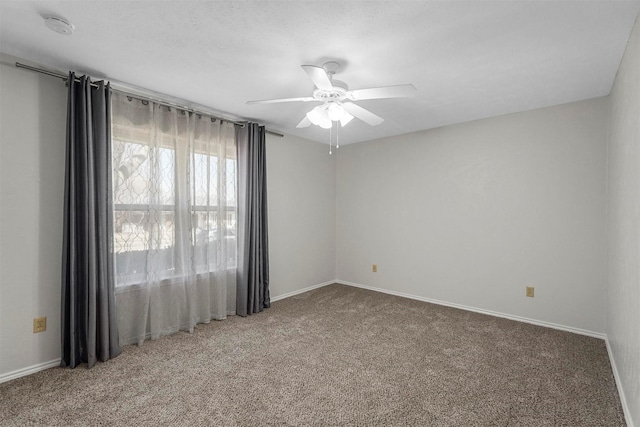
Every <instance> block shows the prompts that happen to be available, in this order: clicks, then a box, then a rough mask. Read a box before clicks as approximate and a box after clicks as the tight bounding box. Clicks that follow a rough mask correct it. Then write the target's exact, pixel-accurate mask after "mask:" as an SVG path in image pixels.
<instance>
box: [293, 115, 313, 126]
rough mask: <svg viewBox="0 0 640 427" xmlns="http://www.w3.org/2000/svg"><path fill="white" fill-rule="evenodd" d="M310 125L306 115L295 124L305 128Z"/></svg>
mask: <svg viewBox="0 0 640 427" xmlns="http://www.w3.org/2000/svg"><path fill="white" fill-rule="evenodd" d="M309 126H311V120H309V118H308V117H307V116H304V119H302V120H301V121H300V123H298V126H296V127H297V128H306V127H309Z"/></svg>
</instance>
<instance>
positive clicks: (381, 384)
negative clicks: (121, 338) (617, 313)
mask: <svg viewBox="0 0 640 427" xmlns="http://www.w3.org/2000/svg"><path fill="white" fill-rule="evenodd" d="M0 424H1V425H8V426H12V425H65V426H66V425H185V426H186V425H189V426H195V425H216V426H337V425H349V426H356V425H361V426H376V425H384V426H395V425H407V426H485V425H486V426H547V425H549V426H552V425H553V426H560V425H562V426H623V425H625V423H624V418H623V415H622V409H621V406H620V401H619V397H618V393H617V391H616V386H615V382H614V378H613V374H612V371H611V367H610V364H609V360H608V357H607V351H606V348H605V344H604V342H603V341H602V340H599V339H595V338H589V337H584V336H580V335H575V334H571V333H567V332H562V331H557V330H553V329H546V328H542V327H538V326H533V325H529V324H525V323H518V322H514V321H510V320H505V319H500V318H495V317H490V316H485V315H481V314H476V313H471V312H467V311H462V310H457V309H453V308H447V307H441V306H437V305H432V304H427V303H423V302H419V301H413V300H409V299H404V298H399V297H394V296H390V295H386V294H382V293H377V292H371V291H366V290H362V289H357V288H352V287H347V286H342V285H331V286H327V287H324V288H321V289H317V290H315V291H311V292H307V293H304V294H301V295H298V296H295V297H292V298H288V299H285V300H282V301H278V302H276V303H273V304H272V307H271V308H270V309H268V310H266V311H265V312H263V313H260V314H257V315H254V316H251V317H248V318H240V317H235V316H234V317H231V318H229V319H228V320H226V321H223V322H212V323H210V324H208V325H200V326H199V327H198V328H197V329H196V331H195V332H194V333H193V334H188V333H178V334H175V335H172V336H169V337H165V338H162V339H160V340H157V341H150V342H146V343H145V344H144V345H143V346H141V347H138V346H127V347H125V348H124V351H123V354H122V355H120V356H119V357H117V358H116V359H113V360H111V361H109V362H107V363H99V364H98V365H96V367H94V368H93V369H90V370H88V369H85V368H84V367H79V368H77V369H75V370H70V369H62V368H54V369H49V370H47V371H43V372H40V373H37V374H34V375H31V376H29V377H24V378H19V379H16V380H13V381H10V382H8V383H4V384H0Z"/></svg>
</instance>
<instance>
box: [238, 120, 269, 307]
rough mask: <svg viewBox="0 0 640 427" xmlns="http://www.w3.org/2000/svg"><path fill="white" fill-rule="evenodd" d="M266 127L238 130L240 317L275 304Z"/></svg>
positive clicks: (250, 125)
mask: <svg viewBox="0 0 640 427" xmlns="http://www.w3.org/2000/svg"><path fill="white" fill-rule="evenodd" d="M265 143H266V139H265V128H264V126H258V125H257V124H256V123H247V124H246V125H245V127H244V128H241V129H239V130H238V269H237V280H236V283H237V291H236V314H239V315H240V316H247V315H250V314H253V313H257V312H260V311H262V310H263V309H264V308H268V307H269V306H270V305H271V300H270V297H269V239H268V233H267V164H266V163H267V160H266V155H267V152H266V144H265Z"/></svg>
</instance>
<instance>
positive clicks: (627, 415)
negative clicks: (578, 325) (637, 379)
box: [604, 337, 634, 427]
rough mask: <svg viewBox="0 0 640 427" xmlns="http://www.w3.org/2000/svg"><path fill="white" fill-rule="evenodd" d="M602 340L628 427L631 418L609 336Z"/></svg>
mask: <svg viewBox="0 0 640 427" xmlns="http://www.w3.org/2000/svg"><path fill="white" fill-rule="evenodd" d="M604 342H605V343H606V344H607V353H609V361H610V362H611V370H612V371H613V378H615V380H616V388H617V389H618V394H619V395H620V403H621V404H622V412H624V419H625V421H626V422H627V426H628V427H634V424H633V420H632V419H631V412H630V411H629V405H628V404H627V398H626V396H625V394H624V389H623V388H622V381H620V374H618V367H617V366H616V359H614V358H613V353H612V351H611V344H609V338H608V337H607V338H605V340H604Z"/></svg>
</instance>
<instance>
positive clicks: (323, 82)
mask: <svg viewBox="0 0 640 427" xmlns="http://www.w3.org/2000/svg"><path fill="white" fill-rule="evenodd" d="M302 69H303V70H304V71H306V73H307V75H308V76H309V78H310V79H311V81H312V82H313V84H314V85H316V87H317V88H318V89H322V90H333V85H332V84H331V80H329V76H327V72H326V71H325V70H324V68H322V67H316V66H315V65H302Z"/></svg>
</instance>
